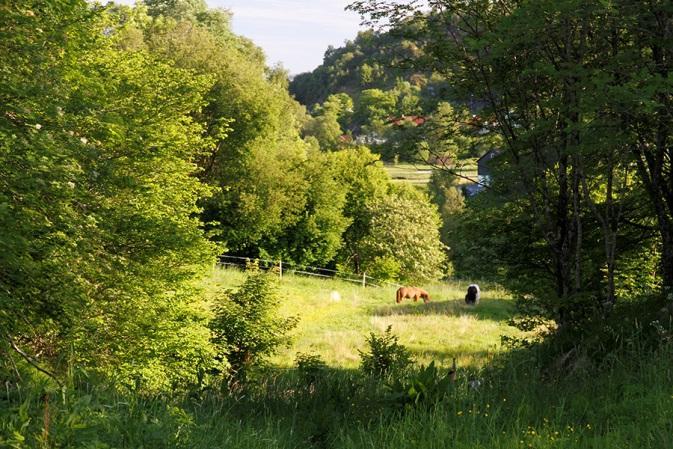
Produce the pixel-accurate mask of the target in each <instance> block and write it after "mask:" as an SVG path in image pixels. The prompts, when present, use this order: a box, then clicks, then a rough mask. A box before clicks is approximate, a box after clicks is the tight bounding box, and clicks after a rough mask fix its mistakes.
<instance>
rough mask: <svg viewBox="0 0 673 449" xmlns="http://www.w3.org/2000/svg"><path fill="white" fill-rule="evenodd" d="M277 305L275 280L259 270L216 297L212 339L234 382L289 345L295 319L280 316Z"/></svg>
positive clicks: (242, 378) (211, 325) (243, 377)
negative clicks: (285, 345) (267, 357)
mask: <svg viewBox="0 0 673 449" xmlns="http://www.w3.org/2000/svg"><path fill="white" fill-rule="evenodd" d="M278 304H279V297H278V285H277V278H276V277H275V276H273V275H271V274H268V273H264V272H261V271H252V272H251V274H249V275H248V277H247V279H246V280H245V282H244V283H243V284H242V285H241V286H240V287H239V288H238V290H228V289H227V290H224V291H222V292H221V293H220V295H219V297H218V298H217V300H216V305H215V317H214V318H213V320H212V321H211V323H210V328H211V330H212V332H213V337H212V340H213V343H214V344H215V346H216V348H217V351H218V357H219V358H220V359H221V360H223V361H224V360H226V362H227V363H228V364H229V367H230V370H231V374H232V375H233V377H234V378H236V379H237V380H244V379H245V378H246V376H247V374H248V371H249V369H250V368H251V367H253V366H259V365H260V364H261V363H262V362H263V360H264V357H266V356H268V355H271V354H273V353H274V352H275V351H276V350H277V349H278V347H279V346H280V345H283V344H287V343H289V336H288V332H289V331H290V330H292V329H293V328H294V327H295V326H296V324H297V320H296V319H295V318H292V317H290V318H282V317H279V316H278V314H277V308H278Z"/></svg>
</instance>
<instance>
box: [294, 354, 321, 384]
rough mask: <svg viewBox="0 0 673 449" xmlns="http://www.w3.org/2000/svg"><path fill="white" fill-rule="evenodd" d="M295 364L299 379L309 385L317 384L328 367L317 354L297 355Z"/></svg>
mask: <svg viewBox="0 0 673 449" xmlns="http://www.w3.org/2000/svg"><path fill="white" fill-rule="evenodd" d="M295 363H296V364H297V371H298V372H299V377H301V379H302V381H303V382H305V383H306V384H307V385H311V384H315V383H316V382H317V381H318V380H319V379H320V378H321V377H323V376H324V375H325V373H326V371H327V365H326V364H325V362H324V361H323V359H322V358H321V357H320V355H317V354H297V358H296V360H295Z"/></svg>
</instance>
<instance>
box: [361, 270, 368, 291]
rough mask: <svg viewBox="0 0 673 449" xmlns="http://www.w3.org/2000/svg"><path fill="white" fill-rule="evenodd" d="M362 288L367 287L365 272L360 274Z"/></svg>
mask: <svg viewBox="0 0 673 449" xmlns="http://www.w3.org/2000/svg"><path fill="white" fill-rule="evenodd" d="M362 286H363V287H366V286H367V273H365V272H363V273H362Z"/></svg>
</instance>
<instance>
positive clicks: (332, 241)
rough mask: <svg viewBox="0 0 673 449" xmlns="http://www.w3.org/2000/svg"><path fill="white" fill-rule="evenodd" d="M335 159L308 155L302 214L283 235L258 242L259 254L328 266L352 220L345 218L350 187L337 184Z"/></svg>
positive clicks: (335, 154) (305, 167)
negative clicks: (305, 193) (304, 202)
mask: <svg viewBox="0 0 673 449" xmlns="http://www.w3.org/2000/svg"><path fill="white" fill-rule="evenodd" d="M338 158H339V156H338V154H337V153H322V152H319V151H317V150H316V151H313V152H311V153H309V158H308V159H307V160H306V162H304V164H303V172H304V174H305V176H306V179H307V182H308V189H307V197H306V205H305V208H304V212H303V213H302V216H301V217H300V218H299V219H298V220H297V222H296V223H294V224H292V225H289V226H288V227H287V228H285V230H284V232H283V233H282V234H280V235H279V236H277V237H274V239H272V240H270V241H262V242H261V244H260V248H261V251H262V255H264V256H269V257H273V258H282V259H283V260H290V261H294V262H295V263H299V264H305V265H309V264H317V265H327V264H328V263H329V262H331V261H332V260H333V259H334V258H335V256H336V255H337V252H338V251H339V249H340V248H341V246H342V244H343V234H344V232H345V230H346V228H347V227H348V226H349V224H350V223H351V221H352V218H349V217H346V216H344V208H345V206H346V195H347V191H348V190H347V189H348V187H349V186H348V185H345V184H343V183H342V182H340V179H339V177H340V173H339V172H338V170H339V169H341V168H342V167H341V166H339V165H338V162H339V161H338Z"/></svg>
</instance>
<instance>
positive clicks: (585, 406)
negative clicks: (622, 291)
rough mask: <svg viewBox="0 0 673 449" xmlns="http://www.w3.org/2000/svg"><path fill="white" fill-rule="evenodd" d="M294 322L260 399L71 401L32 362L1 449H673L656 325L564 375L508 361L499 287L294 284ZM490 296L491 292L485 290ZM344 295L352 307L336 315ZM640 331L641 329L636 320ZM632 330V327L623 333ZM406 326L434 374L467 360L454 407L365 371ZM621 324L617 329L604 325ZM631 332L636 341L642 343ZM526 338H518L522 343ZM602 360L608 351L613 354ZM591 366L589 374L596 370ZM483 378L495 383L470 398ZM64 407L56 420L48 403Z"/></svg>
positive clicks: (289, 281) (535, 362)
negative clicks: (403, 398)
mask: <svg viewBox="0 0 673 449" xmlns="http://www.w3.org/2000/svg"><path fill="white" fill-rule="evenodd" d="M243 279H244V274H243V273H241V272H239V271H236V270H219V269H218V270H215V271H214V273H213V276H212V277H211V278H210V279H209V281H208V283H207V289H206V290H207V295H206V298H205V299H206V300H210V299H212V295H214V294H216V292H217V290H218V289H219V288H221V287H228V288H235V287H237V286H238V285H240V284H241V283H242V281H243ZM281 285H282V287H283V292H284V293H283V295H284V298H283V307H282V312H283V313H284V314H292V315H296V316H299V317H300V319H301V321H300V324H299V327H298V328H297V330H296V333H295V342H294V344H293V346H292V347H291V348H288V349H287V350H285V351H284V352H282V353H280V354H278V355H277V356H276V357H275V358H274V359H273V360H272V362H273V364H274V365H275V366H276V368H272V369H270V370H266V371H262V372H259V373H258V374H257V375H256V376H254V378H253V380H252V383H251V384H250V385H249V386H248V388H247V389H246V390H243V391H239V392H236V393H235V394H228V392H227V390H226V389H220V388H218V386H217V385H213V386H211V387H209V388H206V389H203V390H197V391H191V392H188V393H186V394H184V393H179V394H178V393H170V392H167V393H166V394H161V395H152V396H148V395H146V394H143V393H142V392H135V393H134V392H120V391H116V390H115V388H114V386H110V385H107V384H106V383H105V382H103V381H100V380H97V379H93V378H88V377H81V375H79V376H78V375H75V376H76V377H78V378H77V379H76V381H75V379H70V380H69V383H71V384H73V385H77V387H76V388H74V387H72V386H71V388H70V389H69V390H68V391H67V392H66V393H65V394H61V393H60V392H59V391H57V390H55V388H54V386H53V385H49V382H47V380H46V379H45V378H44V376H41V375H39V374H38V373H36V372H35V370H33V369H31V368H30V367H29V366H27V364H25V363H23V364H22V363H19V364H18V367H17V368H18V370H19V371H20V373H21V376H22V377H23V382H22V383H21V386H20V388H19V387H17V386H16V384H14V383H13V382H14V381H10V380H9V378H3V381H4V382H5V383H4V384H3V389H2V390H0V447H3V448H4V447H8V448H20V449H22V448H153V449H162V448H166V449H168V448H171V449H174V448H181V449H187V448H189V449H206V448H207V449H216V448H222V449H225V448H226V449H267V448H272V449H274V448H276V449H305V448H306V449H313V448H315V449H372V448H401V449H406V448H408V449H443V448H457V449H474V448H483V449H487V448H488V449H533V448H535V449H589V448H591V449H614V448H619V449H631V448H633V449H641V448H642V449H669V448H671V447H673V443H671V435H673V375H672V374H671V373H673V335H672V334H671V333H670V331H669V332H668V333H667V334H663V335H662V336H661V338H662V341H660V343H659V345H658V347H657V345H652V344H651V343H652V342H651V341H645V340H643V336H644V335H645V334H647V332H646V331H647V326H642V325H636V326H631V329H633V330H634V332H633V333H629V331H623V332H622V333H621V334H620V338H619V339H618V340H616V341H615V342H613V343H615V344H616V347H613V349H612V352H610V353H603V354H600V356H598V357H595V359H584V360H583V359H582V358H580V359H579V360H578V361H576V363H574V364H573V365H571V367H572V369H570V368H569V367H567V366H566V368H565V369H551V368H550V366H554V363H551V364H549V363H547V364H546V365H545V364H542V363H541V360H543V359H544V357H542V354H546V356H545V357H547V362H549V361H550V360H551V361H552V362H553V361H554V360H555V359H558V353H556V355H553V354H555V353H554V352H553V351H551V352H550V351H549V349H550V348H552V346H544V345H542V346H538V347H534V348H532V349H519V350H516V351H513V352H505V351H503V350H502V349H501V348H499V347H498V345H497V343H498V340H499V335H500V334H501V333H503V332H504V333H507V332H515V331H513V330H511V328H509V327H508V326H507V325H506V324H505V320H506V319H507V317H508V316H510V314H511V313H512V302H511V300H510V299H509V298H508V296H507V295H506V294H505V292H503V291H501V290H498V289H497V288H484V295H483V298H482V303H481V304H480V305H479V306H478V307H477V308H467V307H466V306H463V305H462V303H461V297H462V295H463V289H464V285H462V284H453V283H446V284H434V285H427V286H424V287H427V289H428V290H429V291H430V294H431V295H432V297H433V302H431V303H430V304H428V305H424V304H414V303H408V302H407V303H403V304H401V305H397V304H395V303H394V296H393V294H392V293H393V291H394V288H362V287H360V286H358V285H355V284H349V283H345V282H343V281H336V280H317V279H312V278H305V277H295V276H286V277H284V279H283V281H282V284H281ZM483 286H484V287H487V286H486V285H483ZM332 291H338V292H339V293H340V294H341V298H342V299H341V301H336V302H335V301H331V300H330V292H332ZM622 321H624V320H622ZM627 321H628V320H627ZM624 322H626V321H624ZM388 324H392V326H393V331H394V332H395V333H396V334H397V335H399V336H400V343H402V344H404V345H406V346H408V347H409V348H411V349H412V351H413V352H414V354H415V355H416V356H417V357H418V359H419V360H420V361H421V362H426V361H428V360H429V359H438V360H441V361H443V363H444V364H446V362H447V361H448V360H449V358H450V357H453V356H455V357H457V358H458V359H459V371H458V377H457V379H456V382H455V383H454V384H452V385H451V388H450V390H449V391H448V392H447V396H446V397H444V398H443V399H442V400H441V401H439V402H434V403H433V402H429V403H421V404H419V405H418V406H415V407H413V406H412V407H407V408H401V407H400V406H398V405H396V404H397V403H396V402H394V401H391V399H390V397H389V396H386V394H387V390H386V389H385V388H384V387H383V385H384V383H385V382H386V381H385V380H381V379H378V378H370V377H367V376H364V375H363V374H362V373H361V372H359V371H358V370H357V369H355V367H356V366H357V364H358V360H357V350H358V349H363V342H364V340H363V338H364V335H366V333H368V332H371V331H374V332H378V331H382V330H383V329H384V328H385V326H387V325H388ZM602 325H603V326H607V325H608V324H607V323H603V324H602ZM627 328H628V326H625V327H624V329H627ZM512 335H516V333H514V334H512ZM599 348H600V347H599ZM297 352H314V353H318V354H320V355H321V356H322V357H323V358H324V359H325V360H326V361H327V362H328V364H329V365H330V367H329V368H327V369H324V370H323V371H322V372H321V375H320V376H319V377H317V380H316V381H314V382H313V381H307V380H306V379H304V378H302V377H301V375H300V374H301V373H299V372H297V371H295V370H292V369H286V368H287V367H289V366H290V365H292V363H293V361H294V357H295V354H296V353H297ZM582 360H583V362H582V363H580V361H582ZM472 376H477V377H478V378H480V379H481V381H482V384H481V386H480V387H479V388H477V389H470V388H468V380H469V379H470V378H471V377H472ZM46 395H48V396H49V397H50V401H49V406H47V405H45V404H46V402H45V396H46Z"/></svg>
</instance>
